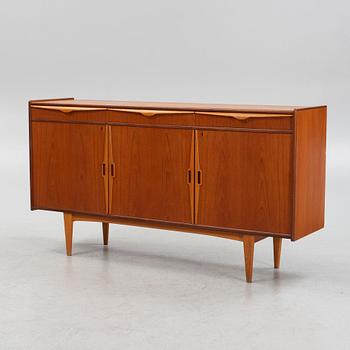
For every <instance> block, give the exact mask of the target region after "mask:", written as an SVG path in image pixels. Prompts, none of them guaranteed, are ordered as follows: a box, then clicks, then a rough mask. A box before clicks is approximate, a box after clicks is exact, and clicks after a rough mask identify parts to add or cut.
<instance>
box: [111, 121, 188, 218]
mask: <svg viewBox="0 0 350 350" xmlns="http://www.w3.org/2000/svg"><path fill="white" fill-rule="evenodd" d="M192 135H193V132H192V131H191V130H181V129H166V128H164V129H160V128H158V129H153V128H138V127H126V126H112V127H111V137H112V152H113V161H114V163H115V177H114V179H113V182H114V184H113V190H112V193H110V195H112V197H113V200H112V203H111V208H110V214H111V215H121V216H129V217H140V218H149V219H160V220H166V221H174V222H187V223H190V222H191V221H192V213H191V198H190V191H189V189H188V181H187V180H188V168H189V166H190V161H191V145H192V137H193V136H192Z"/></svg>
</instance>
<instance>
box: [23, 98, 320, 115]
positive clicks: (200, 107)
mask: <svg viewBox="0 0 350 350" xmlns="http://www.w3.org/2000/svg"><path fill="white" fill-rule="evenodd" d="M39 101H40V102H39ZM39 101H38V100H36V101H35V100H34V101H29V104H30V106H33V107H34V106H35V105H36V104H40V105H46V106H61V107H93V108H98V107H100V108H101V107H102V108H123V109H145V110H147V109H157V110H177V111H182V110H185V111H197V112H240V113H280V114H291V113H294V112H295V111H296V110H299V109H307V108H319V107H324V106H310V107H307V106H273V105H238V104H208V103H176V102H142V101H107V100H85V99H67V100H60V99H52V100H45V101H44V100H39Z"/></svg>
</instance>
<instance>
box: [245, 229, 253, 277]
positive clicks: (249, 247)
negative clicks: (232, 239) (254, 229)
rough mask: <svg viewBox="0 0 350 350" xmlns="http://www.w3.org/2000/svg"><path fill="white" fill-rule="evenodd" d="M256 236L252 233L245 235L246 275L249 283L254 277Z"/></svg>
mask: <svg viewBox="0 0 350 350" xmlns="http://www.w3.org/2000/svg"><path fill="white" fill-rule="evenodd" d="M254 244H255V237H254V236H252V235H244V236H243V248H244V261H245V276H246V281H247V282H248V283H251V282H252V279H253V259H254Z"/></svg>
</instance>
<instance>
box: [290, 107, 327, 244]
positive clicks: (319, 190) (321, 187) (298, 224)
mask: <svg viewBox="0 0 350 350" xmlns="http://www.w3.org/2000/svg"><path fill="white" fill-rule="evenodd" d="M326 123H327V107H320V108H312V109H303V110H297V111H296V112H295V169H294V171H295V183H294V186H295V187H294V229H293V234H292V240H297V239H299V238H302V237H304V236H306V235H308V234H310V233H312V232H315V231H317V230H319V229H321V228H323V227H324V207H325V177H326Z"/></svg>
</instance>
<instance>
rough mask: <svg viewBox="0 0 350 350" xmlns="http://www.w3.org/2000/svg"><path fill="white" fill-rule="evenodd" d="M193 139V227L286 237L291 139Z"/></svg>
mask: <svg viewBox="0 0 350 350" xmlns="http://www.w3.org/2000/svg"><path fill="white" fill-rule="evenodd" d="M197 133H198V149H199V155H198V157H199V159H197V162H196V164H200V168H201V172H202V179H201V182H202V184H201V186H200V189H199V191H198V192H197V196H199V198H197V199H196V203H198V209H197V210H198V220H197V223H198V224H199V225H207V226H221V227H232V228H236V229H247V230H259V231H268V232H275V233H284V234H290V233H291V224H292V220H291V213H292V200H291V198H292V196H291V194H292V141H293V138H292V135H288V134H285V135H283V134H266V133H249V132H229V131H198V132H197Z"/></svg>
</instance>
